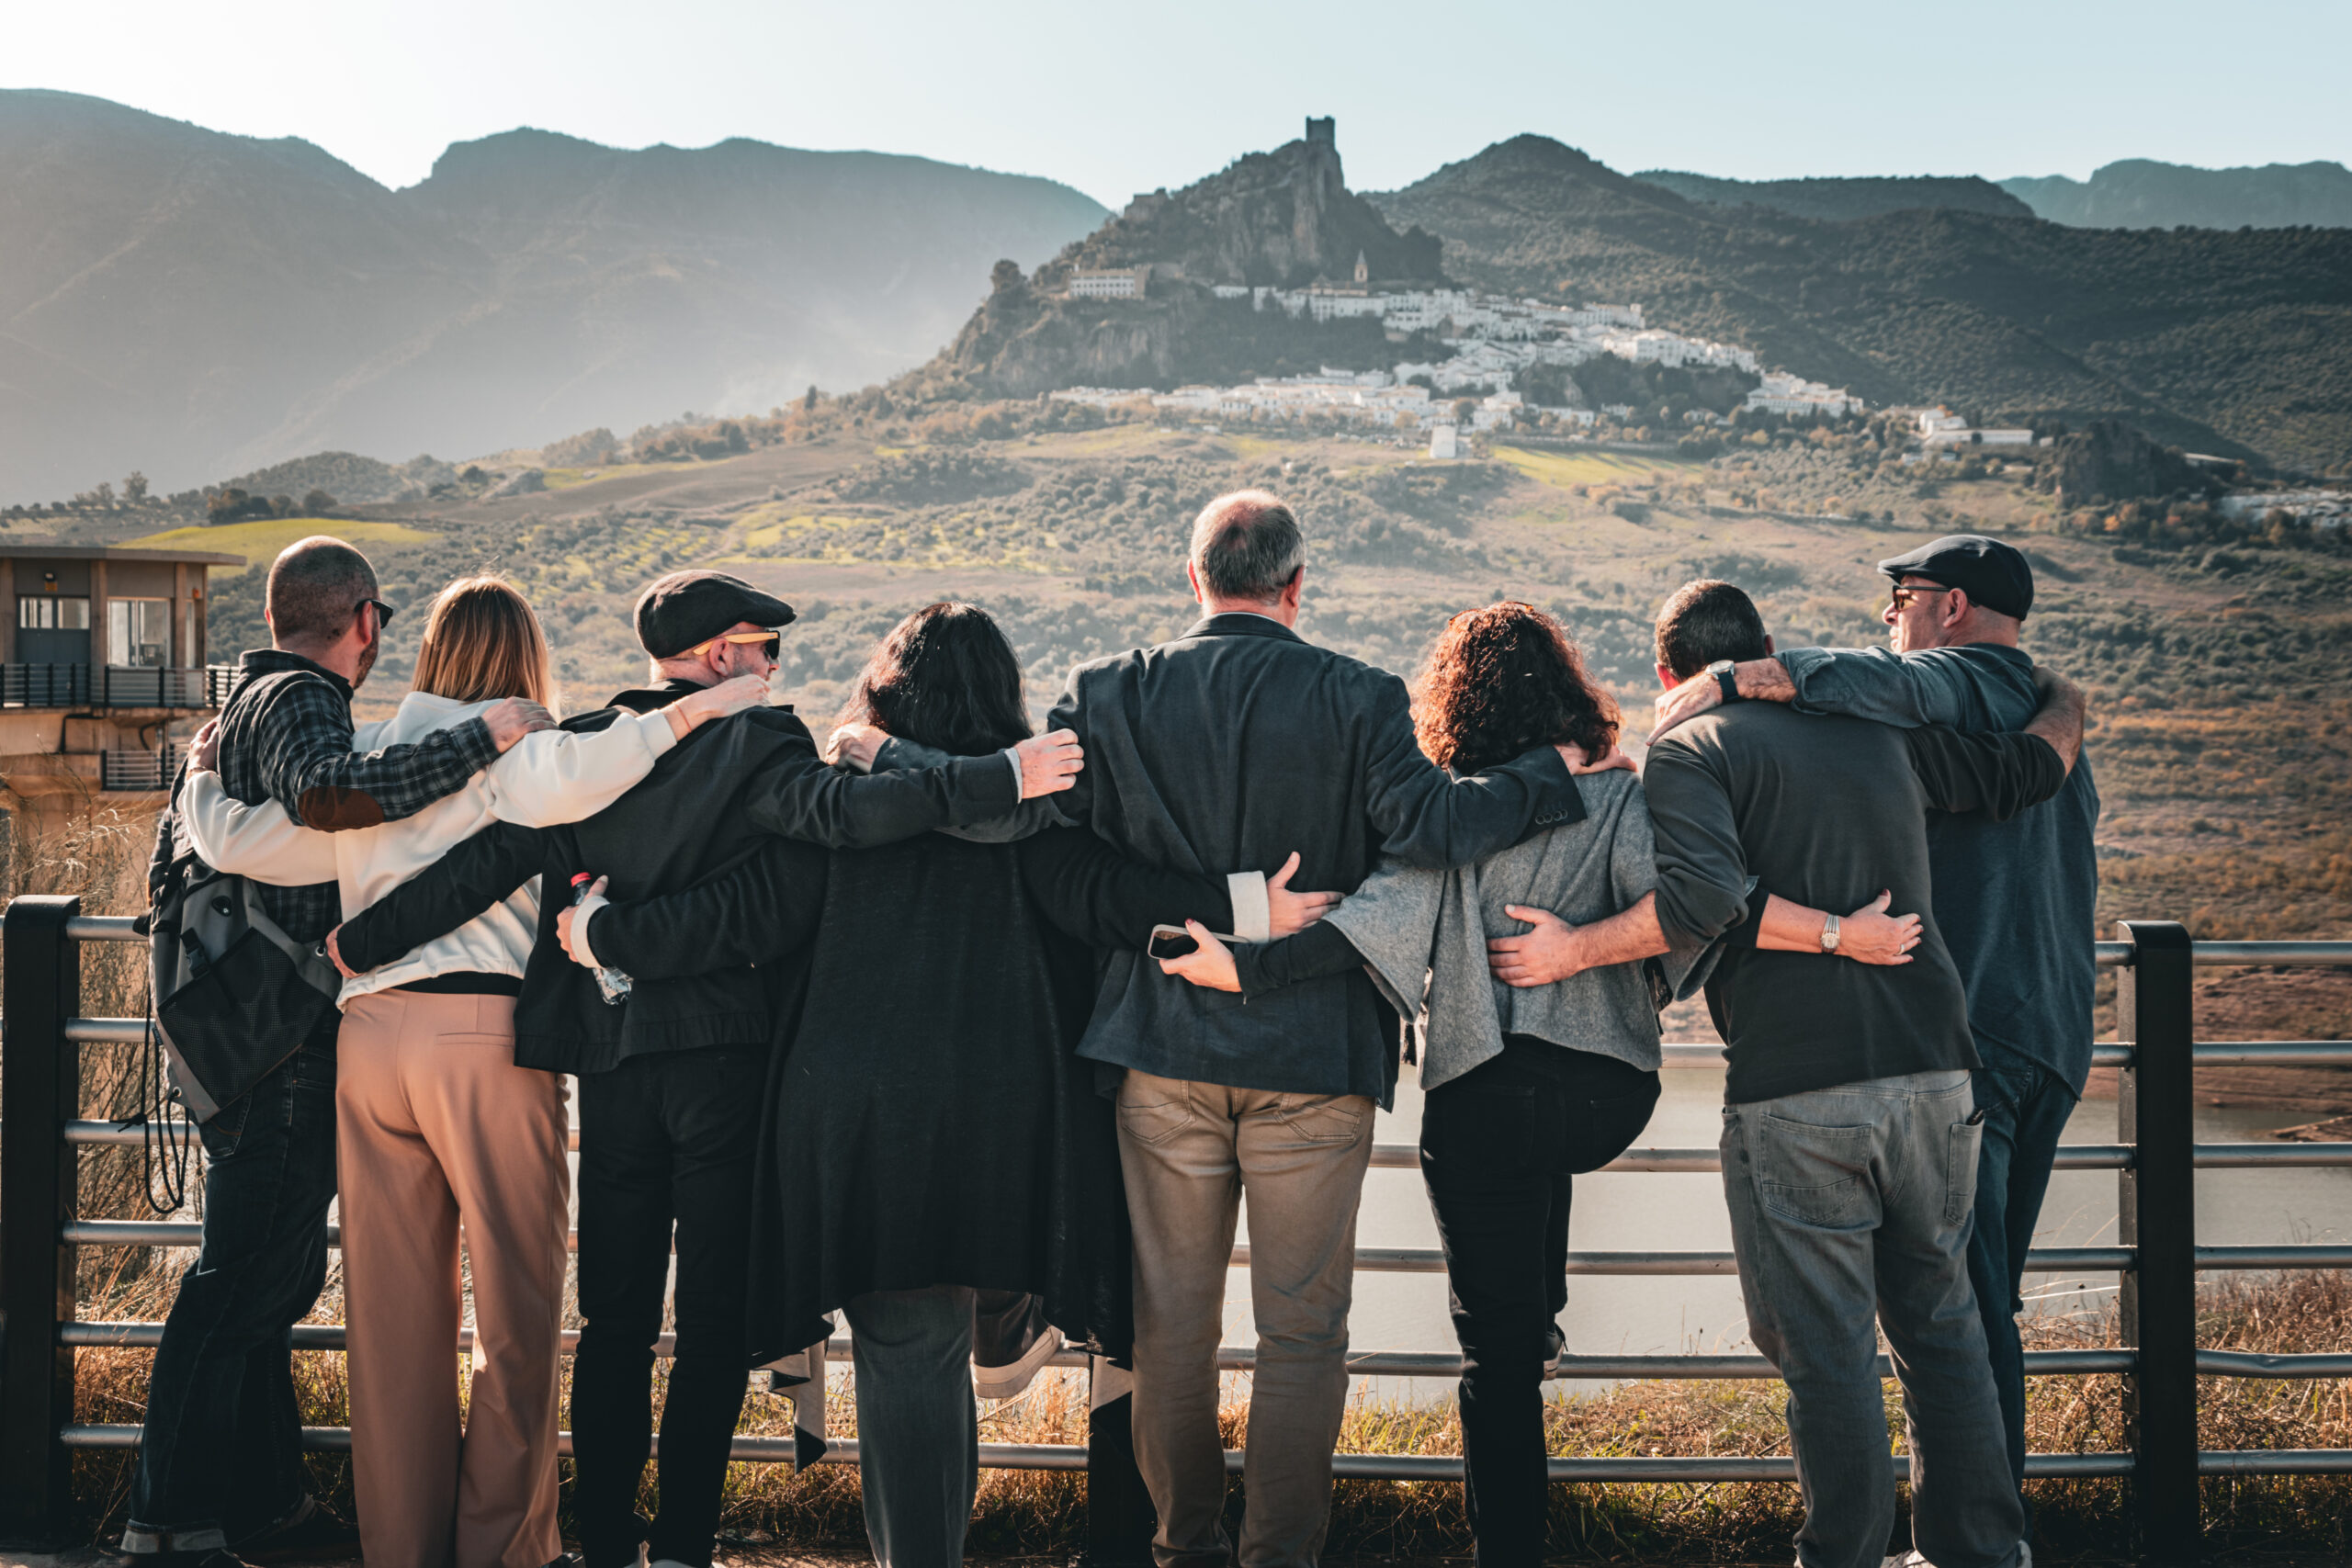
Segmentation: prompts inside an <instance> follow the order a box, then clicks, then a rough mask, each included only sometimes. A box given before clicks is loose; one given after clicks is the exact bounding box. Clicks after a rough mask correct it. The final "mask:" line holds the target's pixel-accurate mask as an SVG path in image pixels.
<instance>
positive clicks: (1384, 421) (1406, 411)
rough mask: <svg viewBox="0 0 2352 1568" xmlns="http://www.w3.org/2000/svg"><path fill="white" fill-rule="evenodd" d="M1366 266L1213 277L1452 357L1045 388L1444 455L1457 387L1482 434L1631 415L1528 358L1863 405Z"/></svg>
mask: <svg viewBox="0 0 2352 1568" xmlns="http://www.w3.org/2000/svg"><path fill="white" fill-rule="evenodd" d="M1153 270H1154V269H1153V268H1151V267H1149V266H1138V267H1133V268H1119V269H1117V270H1114V271H1079V272H1074V273H1072V274H1071V275H1070V276H1069V284H1068V292H1069V296H1070V297H1071V298H1073V299H1142V298H1144V297H1145V295H1146V294H1147V292H1148V289H1149V288H1150V285H1151V275H1152V273H1153ZM1366 270H1367V269H1366V266H1365V263H1364V260H1363V257H1362V256H1359V257H1358V258H1357V261H1356V268H1355V273H1356V276H1355V278H1354V280H1353V282H1352V283H1351V284H1333V283H1321V282H1318V283H1317V284H1314V285H1311V286H1309V287H1307V288H1266V287H1259V288H1250V287H1246V286H1242V285H1237V284H1219V285H1216V286H1215V287H1214V290H1213V291H1214V292H1215V293H1216V296H1217V298H1218V299H1226V300H1231V301H1235V302H1239V301H1243V300H1247V301H1248V302H1249V303H1250V305H1251V307H1252V308H1253V309H1256V310H1282V311H1284V312H1286V313H1287V314H1289V315H1291V316H1293V317H1305V318H1308V319H1311V320H1314V321H1342V320H1350V319H1358V318H1370V319H1374V320H1377V321H1379V322H1380V323H1381V325H1382V326H1383V328H1384V329H1385V330H1386V331H1387V332H1388V333H1391V334H1392V335H1395V336H1398V337H1402V336H1404V335H1406V334H1408V333H1430V334H1432V335H1434V336H1435V337H1436V338H1437V339H1438V341H1439V342H1440V343H1442V344H1444V346H1445V347H1446V348H1447V349H1449V350H1451V351H1452V352H1451V353H1450V355H1448V357H1446V358H1444V359H1442V360H1434V361H1402V362H1399V363H1398V364H1397V366H1396V367H1394V368H1393V369H1389V370H1337V369H1332V368H1330V367H1325V368H1324V369H1322V370H1321V371H1320V372H1318V373H1317V374H1315V375H1311V376H1289V377H1271V376H1261V377H1260V378H1257V379H1256V380H1254V381H1251V382H1249V383H1247V384H1245V385H1240V386H1232V387H1212V386H1189V387H1179V388H1176V389H1174V390H1172V391H1164V392H1163V391H1158V390H1154V389H1136V388H1113V387H1070V388H1066V389H1062V390H1060V391H1057V392H1055V393H1053V394H1052V395H1053V396H1054V397H1055V398H1057V399H1060V400H1064V401H1068V402H1076V403H1088V404H1092V405H1094V406H1096V407H1101V408H1106V409H1108V408H1114V407H1132V406H1134V405H1135V404H1136V403H1137V402H1139V401H1140V402H1148V404H1149V405H1150V406H1151V408H1153V409H1154V410H1155V411H1158V412H1163V413H1166V414H1170V415H1174V416H1176V417H1180V418H1182V417H1187V416H1189V417H1191V418H1194V419H1214V420H1217V421H1220V422H1225V423H1296V422H1298V421H1300V420H1304V419H1306V418H1309V417H1312V416H1321V417H1323V418H1326V419H1331V420H1336V421H1338V422H1340V423H1349V424H1355V425H1359V426H1363V427H1366V428H1368V429H1373V430H1380V431H1393V432H1420V431H1426V432H1428V433H1430V456H1431V457H1453V456H1456V455H1457V453H1458V451H1459V441H1458V433H1459V427H1460V422H1461V413H1460V411H1459V409H1458V406H1457V405H1458V401H1459V398H1458V394H1461V393H1463V392H1464V391H1476V390H1481V389H1483V395H1482V396H1481V397H1479V398H1478V400H1476V404H1475V406H1474V407H1473V408H1472V410H1471V411H1470V421H1469V422H1470V424H1471V427H1472V428H1473V429H1476V430H1493V429H1497V428H1501V427H1509V426H1512V425H1519V424H1526V423H1536V424H1539V425H1544V426H1552V427H1556V428H1560V429H1563V430H1566V431H1569V432H1575V431H1577V430H1589V429H1590V428H1591V427H1592V426H1593V425H1594V424H1596V423H1598V422H1599V421H1600V419H1601V418H1602V417H1604V416H1612V417H1617V418H1624V417H1628V416H1630V415H1631V414H1632V413H1633V412H1634V411H1633V409H1632V408H1631V407H1630V406H1628V405H1625V404H1609V405H1603V406H1601V407H1600V408H1589V407H1584V406H1580V405H1558V406H1548V407H1545V406H1538V405H1534V404H1531V403H1529V402H1528V401H1527V400H1526V399H1525V398H1524V397H1523V396H1522V395H1521V393H1520V392H1519V391H1517V390H1515V389H1513V386H1512V383H1513V381H1514V380H1515V379H1517V378H1518V377H1519V376H1520V374H1521V372H1522V371H1524V370H1526V369H1527V368H1529V367H1532V366H1538V365H1553V366H1560V367H1576V366H1578V365H1582V364H1585V363H1587V362H1589V361H1590V360H1592V359H1595V358H1598V357H1599V356H1600V355H1616V356H1618V357H1619V358H1622V359H1626V360H1630V361H1632V362H1633V363H1634V364H1636V365H1657V366H1661V367H1666V368H1669V369H1682V368H1715V367H1721V368H1726V369H1734V370H1740V371H1745V372H1747V374H1749V375H1753V376H1760V378H1761V380H1760V383H1759V384H1758V386H1757V387H1756V388H1754V389H1752V390H1750V391H1749V392H1748V394H1747V406H1748V407H1749V408H1751V409H1758V410H1761V411H1763V412H1768V413H1777V414H1787V415H1796V416H1800V417H1803V416H1808V415H1814V414H1820V415H1825V416H1826V417H1828V418H1832V419H1842V418H1844V417H1846V416H1847V415H1848V414H1850V413H1859V412H1861V410H1862V407H1863V404H1862V400H1861V399H1860V398H1858V397H1856V396H1855V395H1854V394H1853V393H1851V392H1849V391H1848V390H1846V389H1844V388H1842V387H1841V388H1831V387H1828V386H1826V385H1824V384H1823V383H1821V382H1819V381H1808V380H1805V379H1804V378H1802V377H1800V376H1796V375H1793V374H1792V373H1790V372H1788V371H1784V370H1764V369H1763V368H1762V367H1761V366H1760V364H1759V362H1758V358H1757V355H1756V353H1755V351H1754V350H1752V349H1747V348H1741V347H1738V346H1736V345H1735V344H1726V343H1715V342H1712V341H1710V340H1707V339H1704V338H1693V337H1685V336H1683V335H1682V334H1680V333H1673V332H1668V331H1666V330H1665V329H1663V328H1659V327H1653V326H1650V325H1649V324H1647V323H1646V322H1645V321H1644V320H1643V317H1642V307H1641V306H1640V305H1638V304H1633V305H1605V304H1585V305H1574V306H1571V305H1553V304H1547V303H1545V302H1544V301H1543V300H1540V299H1510V298H1507V297H1505V296H1502V295H1497V294H1487V293H1482V292H1480V291H1478V290H1476V289H1467V288H1401V289H1382V288H1374V287H1373V286H1372V285H1371V284H1370V283H1369V282H1368V280H1367V276H1366ZM1686 417H1687V418H1689V419H1690V420H1691V422H1693V423H1700V422H1708V423H1718V424H1720V423H1728V421H1726V420H1724V418H1723V416H1721V415H1709V414H1706V413H1703V412H1693V413H1691V414H1690V415H1688V416H1686ZM1930 419H1932V420H1934V421H1936V422H1937V423H1935V425H1934V427H1933V430H1934V434H1935V436H1936V438H1937V441H1938V443H1939V444H1942V443H1949V442H1951V441H1953V440H1956V439H1957V440H1962V441H1964V440H1967V439H1968V438H1969V437H1970V436H1971V435H1972V434H1977V433H1973V432H1970V431H1969V430H1968V427H1967V422H1966V421H1965V420H1962V419H1961V418H1959V417H1958V416H1957V415H1953V414H1951V413H1948V412H1945V411H1943V410H1940V409H1938V410H1933V411H1927V412H1924V413H1923V415H1922V423H1921V426H1920V428H1921V434H1923V436H1924V435H1927V434H1929V429H1930V427H1929V425H1928V423H1927V421H1928V420H1930ZM1983 434H1984V436H1985V440H1986V441H1988V442H1989V441H1991V440H1992V438H1993V436H1994V435H1995V434H1999V435H2001V436H2003V437H2010V436H2016V435H2021V436H2022V437H2023V438H2024V439H2025V440H2026V441H2029V442H2030V440H2031V439H2032V436H2031V433H2030V432H2017V433H2011V432H2000V433H1992V432H1986V433H1983Z"/></svg>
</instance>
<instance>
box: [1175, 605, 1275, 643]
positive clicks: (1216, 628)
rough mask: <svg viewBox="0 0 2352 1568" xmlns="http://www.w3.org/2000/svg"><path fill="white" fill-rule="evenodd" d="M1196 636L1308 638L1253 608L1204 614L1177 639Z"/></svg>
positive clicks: (1181, 639) (1180, 640)
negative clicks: (1220, 613) (1218, 613)
mask: <svg viewBox="0 0 2352 1568" xmlns="http://www.w3.org/2000/svg"><path fill="white" fill-rule="evenodd" d="M1184 637H1278V638H1280V639H1282V640H1283V641H1284V642H1305V641H1306V638H1305V637H1301V636H1299V635H1298V634H1297V633H1296V632H1295V631H1293V630H1291V629H1290V628H1289V627H1288V626H1284V625H1283V624H1282V623H1281V622H1280V621H1278V620H1276V619H1274V618H1273V617H1272V615H1259V614H1258V613H1257V612H1255V611H1253V610H1227V611H1226V612H1225V613H1224V614H1222V615H1204V616H1203V617H1202V618H1201V619H1200V620H1197V621H1195V622H1193V624H1192V625H1191V626H1187V627H1186V628H1185V629H1184V632H1183V635H1182V637H1178V638H1177V639H1176V640H1177V641H1179V642H1182V641H1183V640H1184Z"/></svg>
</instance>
